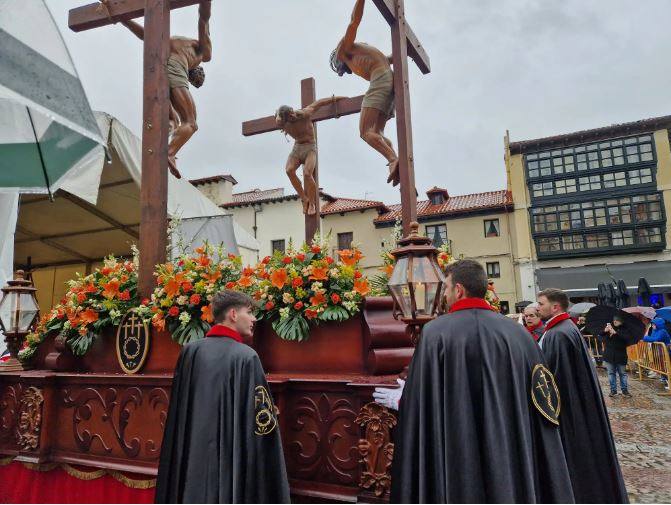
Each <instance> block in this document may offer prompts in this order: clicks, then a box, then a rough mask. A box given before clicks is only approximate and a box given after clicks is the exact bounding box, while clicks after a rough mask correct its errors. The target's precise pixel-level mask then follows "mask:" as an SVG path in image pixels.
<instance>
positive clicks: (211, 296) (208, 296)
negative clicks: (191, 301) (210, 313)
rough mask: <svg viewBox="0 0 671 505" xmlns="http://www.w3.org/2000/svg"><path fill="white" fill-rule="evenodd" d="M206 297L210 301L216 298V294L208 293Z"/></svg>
mask: <svg viewBox="0 0 671 505" xmlns="http://www.w3.org/2000/svg"><path fill="white" fill-rule="evenodd" d="M205 298H206V299H207V301H208V302H211V301H212V300H213V299H214V295H207V296H206V297H205Z"/></svg>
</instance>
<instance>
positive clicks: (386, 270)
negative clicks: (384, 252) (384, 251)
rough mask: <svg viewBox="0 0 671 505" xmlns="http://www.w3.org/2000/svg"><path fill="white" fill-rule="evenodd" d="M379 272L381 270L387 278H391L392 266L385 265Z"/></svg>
mask: <svg viewBox="0 0 671 505" xmlns="http://www.w3.org/2000/svg"><path fill="white" fill-rule="evenodd" d="M380 270H382V271H383V272H384V273H385V275H386V276H387V277H391V274H392V272H393V271H394V265H385V266H383V267H382V268H381V269H380Z"/></svg>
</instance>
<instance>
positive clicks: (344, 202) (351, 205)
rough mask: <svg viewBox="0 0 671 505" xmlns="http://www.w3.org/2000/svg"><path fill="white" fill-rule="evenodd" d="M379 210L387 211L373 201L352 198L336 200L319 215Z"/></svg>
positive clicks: (380, 204)
mask: <svg viewBox="0 0 671 505" xmlns="http://www.w3.org/2000/svg"><path fill="white" fill-rule="evenodd" d="M366 209H380V210H387V207H386V206H385V204H384V203H382V202H377V201H374V200H355V199H353V198H336V199H335V200H334V201H332V202H329V203H327V204H326V205H324V206H323V207H322V208H321V215H322V216H325V215H328V214H339V213H341V212H352V211H354V210H366Z"/></svg>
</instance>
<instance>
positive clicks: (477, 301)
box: [450, 298, 494, 314]
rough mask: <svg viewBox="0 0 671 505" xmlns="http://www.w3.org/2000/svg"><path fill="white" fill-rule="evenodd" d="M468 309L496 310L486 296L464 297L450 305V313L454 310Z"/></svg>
mask: <svg viewBox="0 0 671 505" xmlns="http://www.w3.org/2000/svg"><path fill="white" fill-rule="evenodd" d="M466 309H484V310H494V307H492V306H491V305H489V304H488V303H487V302H486V301H485V299H484V298H462V299H461V300H459V301H457V302H455V303H453V304H452V306H451V307H450V314H451V313H452V312H457V311H458V310H466Z"/></svg>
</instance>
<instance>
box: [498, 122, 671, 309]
mask: <svg viewBox="0 0 671 505" xmlns="http://www.w3.org/2000/svg"><path fill="white" fill-rule="evenodd" d="M670 127H671V116H667V117H661V118H654V119H648V120H644V121H637V122H633V123H626V124H620V125H613V126H609V127H604V128H597V129H593V130H587V131H580V132H575V133H570V134H567V135H560V136H555V137H548V138H542V139H536V140H527V141H522V142H512V143H511V142H509V140H508V137H506V141H505V161H506V171H507V176H508V190H509V191H510V192H511V194H512V198H513V206H514V210H513V218H512V230H513V240H512V243H513V255H514V263H515V276H516V279H517V283H518V284H519V285H520V286H521V287H522V293H521V294H522V295H523V297H524V298H527V299H534V298H532V295H533V294H534V293H535V292H537V291H538V290H539V289H544V288H547V287H559V288H562V289H565V290H567V291H568V292H569V294H570V296H571V298H572V299H573V300H574V301H578V300H582V299H589V298H594V297H596V295H597V285H598V284H599V283H602V282H603V283H610V282H612V281H613V280H619V279H622V280H624V281H625V283H626V285H627V288H628V290H629V292H630V294H634V295H635V294H636V291H637V287H638V281H639V279H640V278H645V279H646V280H647V281H648V283H649V284H650V285H651V287H652V288H653V291H654V292H656V293H658V294H660V295H662V298H660V299H659V302H660V303H662V304H664V303H665V299H664V298H663V295H664V294H665V293H668V292H671V251H669V248H668V244H669V243H670V241H671V235H670V232H669V229H668V227H667V215H668V214H669V211H671V150H670V147H669V128H670ZM634 299H635V297H634ZM667 300H668V295H667Z"/></svg>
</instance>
